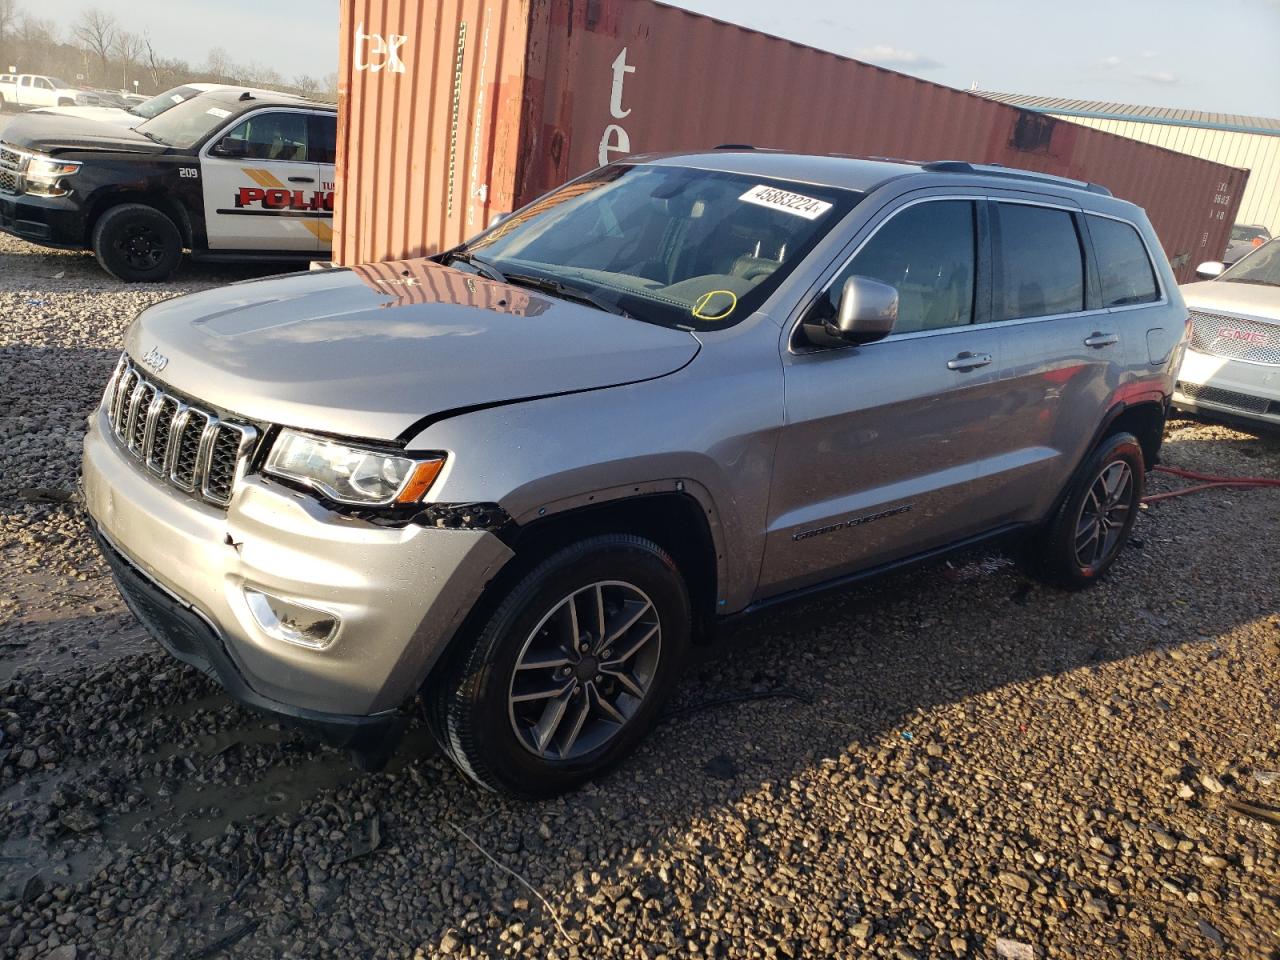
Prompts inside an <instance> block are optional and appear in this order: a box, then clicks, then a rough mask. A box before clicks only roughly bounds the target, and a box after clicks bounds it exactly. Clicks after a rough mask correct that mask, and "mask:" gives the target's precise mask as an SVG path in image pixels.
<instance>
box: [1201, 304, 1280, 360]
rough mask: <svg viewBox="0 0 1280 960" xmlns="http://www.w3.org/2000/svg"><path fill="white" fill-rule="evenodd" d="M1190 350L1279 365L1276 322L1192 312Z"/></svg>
mask: <svg viewBox="0 0 1280 960" xmlns="http://www.w3.org/2000/svg"><path fill="white" fill-rule="evenodd" d="M1190 347H1191V349H1192V350H1197V351H1199V352H1200V353H1209V354H1212V355H1213V356H1215V357H1227V358H1229V359H1231V360H1245V361H1247V362H1249V363H1265V364H1270V365H1273V366H1275V365H1280V323H1262V322H1260V321H1258V320H1246V319H1245V318H1244V317H1232V316H1228V315H1226V314H1222V313H1202V312H1201V311H1199V310H1192V311H1191V343H1190Z"/></svg>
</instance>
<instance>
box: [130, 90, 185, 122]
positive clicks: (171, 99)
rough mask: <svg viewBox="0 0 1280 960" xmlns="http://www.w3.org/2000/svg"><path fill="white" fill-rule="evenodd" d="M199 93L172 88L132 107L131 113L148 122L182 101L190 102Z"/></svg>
mask: <svg viewBox="0 0 1280 960" xmlns="http://www.w3.org/2000/svg"><path fill="white" fill-rule="evenodd" d="M199 92H200V91H199V90H197V89H196V88H195V87H174V88H173V89H172V90H166V91H165V92H164V93H158V94H156V95H155V96H154V97H152V98H151V99H150V100H144V101H143V102H142V103H139V104H137V105H136V106H134V107H133V108H132V111H133V112H134V113H136V114H137V115H138V116H140V117H146V118H147V119H148V120H150V119H151V118H152V117H158V116H159V115H160V114H162V113H164V112H165V111H166V110H168V109H169V108H170V107H172V106H174V105H175V104H179V103H182V101H183V100H190V99H191V98H192V97H194V96H195V95H196V94H198V93H199Z"/></svg>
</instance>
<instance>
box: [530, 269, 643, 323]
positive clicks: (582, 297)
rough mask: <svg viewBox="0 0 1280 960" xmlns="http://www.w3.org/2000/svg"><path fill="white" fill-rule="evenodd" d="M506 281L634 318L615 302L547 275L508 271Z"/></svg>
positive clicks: (630, 318)
mask: <svg viewBox="0 0 1280 960" xmlns="http://www.w3.org/2000/svg"><path fill="white" fill-rule="evenodd" d="M506 280H507V283H510V284H514V285H515V286H517V287H530V288H532V289H534V290H542V291H544V292H546V293H549V294H552V295H553V296H557V297H559V298H560V299H561V300H572V301H574V302H576V303H585V304H586V305H587V306H589V307H595V308H596V309H597V310H603V311H604V312H605V313H614V314H617V315H618V316H620V317H626V318H627V319H629V320H634V319H635V317H633V316H632V315H631V314H629V313H627V311H625V310H623V309H622V308H621V307H620V306H618V305H617V304H616V303H610V302H609V301H608V300H605V299H604V298H603V297H597V296H596V295H595V294H594V293H590V292H589V291H587V290H583V289H582V288H581V287H571V286H569V285H568V284H566V283H561V282H560V281H559V280H551V279H549V278H547V277H532V276H529V275H528V274H522V273H508V274H507V277H506Z"/></svg>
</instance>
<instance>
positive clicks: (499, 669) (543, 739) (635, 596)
mask: <svg viewBox="0 0 1280 960" xmlns="http://www.w3.org/2000/svg"><path fill="white" fill-rule="evenodd" d="M690 630H691V627H690V610H689V595H688V591H687V590H686V588H685V583H684V578H683V577H682V576H681V575H680V571H679V570H678V569H677V568H676V565H675V563H674V562H673V561H672V559H671V558H670V557H669V556H668V555H667V554H666V553H665V552H664V551H663V550H662V549H661V548H660V547H658V546H657V545H656V544H654V543H652V542H650V541H648V540H645V539H643V538H641V537H635V536H629V535H622V534H614V535H608V536H598V537H592V538H591V539H588V540H583V541H580V542H578V543H576V544H573V545H572V546H569V547H566V548H565V549H563V550H561V551H560V552H559V553H556V554H555V555H554V556H552V557H550V558H549V559H548V560H546V561H544V562H543V563H541V564H540V565H538V566H537V567H536V568H534V569H533V570H532V571H531V572H530V573H528V574H527V575H526V576H525V577H524V578H523V579H522V580H521V581H520V582H519V583H518V584H517V585H516V586H515V588H514V589H512V590H511V591H510V593H508V594H507V595H506V597H505V598H504V599H503V600H502V601H501V603H500V604H499V605H498V608H497V609H496V610H495V611H494V613H493V614H492V615H491V616H490V617H489V618H488V621H487V623H485V624H484V626H483V627H482V628H481V630H480V633H479V636H478V637H477V638H476V639H475V641H474V644H473V645H472V646H471V647H470V648H469V649H467V650H466V651H464V652H462V653H461V654H460V655H459V656H457V657H455V658H453V661H452V663H451V664H450V665H449V666H447V667H446V668H445V669H444V670H443V671H442V676H441V677H440V678H439V679H438V680H437V681H435V682H434V683H433V684H432V686H431V687H430V688H429V690H428V691H427V705H428V711H427V713H428V719H429V722H430V725H431V728H432V731H433V733H434V734H435V737H436V740H437V741H438V742H439V744H440V746H441V748H442V749H443V750H444V751H445V753H447V754H448V755H449V756H450V757H451V758H452V759H453V761H454V762H455V763H456V764H457V765H458V766H459V767H460V768H461V769H462V771H463V772H464V773H466V774H467V776H469V777H470V778H471V779H472V780H474V781H475V782H476V783H478V784H480V785H481V786H483V787H486V788H487V789H489V790H493V791H496V792H498V793H505V794H507V795H509V796H514V797H521V798H525V799H536V798H540V797H549V796H553V795H555V794H558V793H563V792H565V791H567V790H571V789H573V788H574V787H577V786H578V785H580V784H581V783H583V782H584V781H586V780H588V779H590V778H592V777H595V776H597V775H599V774H600V773H602V772H603V771H605V770H607V769H608V768H609V767H610V766H612V765H613V764H615V763H617V762H618V761H619V760H621V759H622V758H623V757H625V756H626V755H627V754H629V753H630V752H631V751H632V750H633V749H634V748H635V746H636V744H638V743H639V741H640V739H641V738H642V737H643V736H644V735H645V733H646V732H647V731H648V729H649V727H650V726H651V725H652V724H653V721H654V718H655V717H656V716H657V713H658V709H659V707H660V706H661V705H662V701H663V699H664V698H665V696H666V694H667V693H668V691H669V690H670V688H671V686H672V683H673V682H674V680H675V678H676V677H677V676H678V675H679V671H680V667H681V664H682V662H683V659H684V655H685V652H686V650H687V649H688V645H689V637H690Z"/></svg>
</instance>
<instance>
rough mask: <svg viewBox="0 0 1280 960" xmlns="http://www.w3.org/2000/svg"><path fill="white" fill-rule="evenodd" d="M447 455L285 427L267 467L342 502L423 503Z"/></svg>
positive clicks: (359, 503) (361, 504)
mask: <svg viewBox="0 0 1280 960" xmlns="http://www.w3.org/2000/svg"><path fill="white" fill-rule="evenodd" d="M444 460H445V458H444V457H443V456H434V457H426V458H414V457H406V456H402V455H400V454H395V453H388V452H386V451H383V450H374V449H370V448H366V447H358V446H353V445H351V444H348V443H342V442H340V441H337V440H329V439H327V438H325V437H314V436H311V435H309V434H306V433H298V432H297V431H294V430H282V431H281V432H280V435H279V436H278V437H277V438H276V442H275V443H274V444H272V446H271V453H270V455H269V456H268V457H267V463H266V467H265V469H266V472H267V473H269V474H274V475H275V476H277V477H284V478H286V479H289V480H293V481H295V482H297V483H302V484H306V485H307V486H309V487H312V488H313V489H315V490H318V491H319V492H320V493H322V494H324V495H325V496H326V497H328V498H329V499H330V500H335V501H337V502H338V503H349V504H354V505H357V506H366V507H384V506H394V505H402V504H413V503H417V502H419V501H420V500H421V499H422V498H423V496H425V495H426V492H427V491H428V490H429V489H431V484H432V483H434V482H435V479H436V477H437V476H439V474H440V471H441V469H443V467H444Z"/></svg>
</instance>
